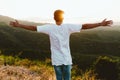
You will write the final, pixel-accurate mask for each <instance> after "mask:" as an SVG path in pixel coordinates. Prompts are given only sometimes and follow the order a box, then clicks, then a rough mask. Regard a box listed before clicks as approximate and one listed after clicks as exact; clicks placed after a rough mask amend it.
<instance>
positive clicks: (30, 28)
mask: <svg viewBox="0 0 120 80" xmlns="http://www.w3.org/2000/svg"><path fill="white" fill-rule="evenodd" d="M10 25H11V26H13V27H20V28H24V29H27V30H32V31H37V27H36V26H29V25H23V24H19V22H18V21H17V20H15V22H13V21H11V22H10Z"/></svg>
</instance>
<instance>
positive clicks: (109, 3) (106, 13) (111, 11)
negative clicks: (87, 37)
mask: <svg viewBox="0 0 120 80" xmlns="http://www.w3.org/2000/svg"><path fill="white" fill-rule="evenodd" d="M119 4H120V0H0V15H5V16H10V17H13V18H17V19H22V18H30V17H40V18H53V12H54V10H56V9H62V10H64V11H65V17H67V18H78V17H83V18H109V19H115V20H120V5H119Z"/></svg>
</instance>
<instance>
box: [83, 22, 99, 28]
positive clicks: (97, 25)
mask: <svg viewBox="0 0 120 80" xmlns="http://www.w3.org/2000/svg"><path fill="white" fill-rule="evenodd" d="M99 26H101V23H93V24H83V25H82V29H91V28H96V27H99Z"/></svg>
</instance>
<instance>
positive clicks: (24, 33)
mask: <svg viewBox="0 0 120 80" xmlns="http://www.w3.org/2000/svg"><path fill="white" fill-rule="evenodd" d="M119 34H120V28H119V26H115V27H107V28H103V27H100V28H95V29H90V30H84V31H81V32H80V33H74V34H72V35H71V37H70V48H71V54H72V58H73V71H72V74H73V77H72V78H73V80H84V79H83V78H85V77H87V76H88V77H90V76H89V75H91V74H93V76H92V78H94V79H96V78H101V79H102V78H103V79H106V80H113V78H114V80H117V79H118V78H119V73H120V72H119V67H120V66H119V63H120V54H119V53H120V35H119ZM0 54H1V55H7V56H13V57H16V56H17V57H19V58H21V59H23V61H22V60H20V61H21V62H23V63H24V62H25V63H26V62H27V61H24V59H25V60H26V59H28V62H29V60H31V61H33V62H34V61H35V60H38V61H41V62H44V64H45V65H47V66H50V67H51V61H50V43H49V37H48V35H45V34H40V33H37V32H33V31H28V30H25V29H21V28H14V27H10V26H8V25H6V24H5V23H0ZM46 61H47V62H46ZM41 62H40V63H41ZM31 63H32V62H30V64H31ZM8 64H9V65H11V64H13V65H16V63H14V60H13V63H8ZM30 64H29V67H30V66H31V65H30ZM105 64H107V65H105ZM35 65H37V64H35ZM101 65H102V66H104V67H101ZM22 66H23V65H22ZM27 66H28V64H27ZM33 67H34V65H33ZM38 67H39V66H38ZM116 67H117V68H116ZM104 68H105V69H104ZM107 69H110V70H113V71H111V72H109V74H108V73H107V74H108V75H105V76H103V75H102V74H105V73H106V72H108V71H109V70H107ZM99 70H101V71H102V72H103V73H102V72H99ZM36 71H37V70H36ZM114 71H115V72H114ZM52 73H53V70H52ZM112 73H114V74H112ZM83 75H84V76H83ZM111 75H115V76H114V77H111ZM94 79H91V80H94ZM42 80H43V79H42ZM85 80H90V79H85ZM118 80H119V79H118Z"/></svg>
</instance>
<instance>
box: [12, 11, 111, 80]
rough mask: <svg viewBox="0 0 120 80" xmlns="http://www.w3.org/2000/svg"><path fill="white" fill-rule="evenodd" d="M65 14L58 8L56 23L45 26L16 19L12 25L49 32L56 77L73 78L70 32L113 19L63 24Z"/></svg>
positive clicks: (93, 26) (55, 13)
mask: <svg viewBox="0 0 120 80" xmlns="http://www.w3.org/2000/svg"><path fill="white" fill-rule="evenodd" d="M63 14H64V11H62V10H56V11H55V12H54V20H55V23H56V24H47V25H43V26H28V25H23V24H19V23H18V21H17V20H16V21H15V22H10V25H12V26H14V27H21V28H24V29H28V30H32V31H37V32H41V33H45V34H48V35H49V38H50V44H51V59H52V65H53V66H54V70H55V73H56V79H57V80H62V79H63V80H71V65H72V58H71V54H70V47H69V37H70V34H71V33H74V32H80V30H81V29H91V28H96V27H99V26H103V27H106V26H110V25H112V23H113V22H112V20H108V21H106V19H104V20H103V21H102V22H100V23H92V24H82V25H75V24H63V20H64V17H63Z"/></svg>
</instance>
